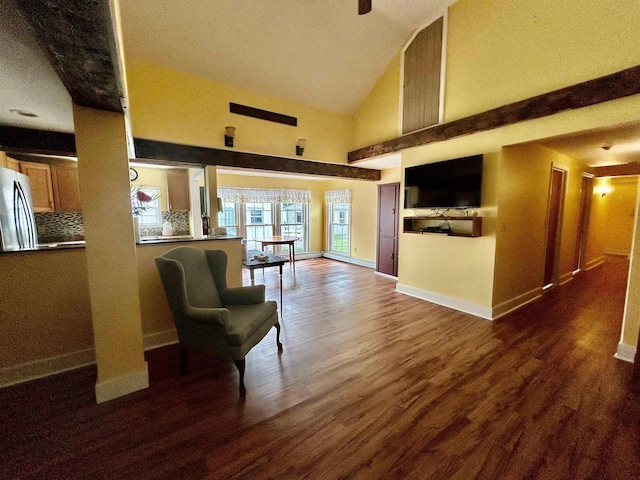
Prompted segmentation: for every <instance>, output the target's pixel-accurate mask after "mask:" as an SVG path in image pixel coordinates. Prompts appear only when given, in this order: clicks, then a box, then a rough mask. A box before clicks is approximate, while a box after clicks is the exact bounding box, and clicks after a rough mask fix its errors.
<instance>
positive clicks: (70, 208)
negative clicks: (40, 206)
mask: <svg viewBox="0 0 640 480" xmlns="http://www.w3.org/2000/svg"><path fill="white" fill-rule="evenodd" d="M51 180H52V182H53V198H54V200H55V208H56V212H80V211H81V210H82V206H81V204H80V185H79V182H78V167H77V165H75V164H72V165H51Z"/></svg>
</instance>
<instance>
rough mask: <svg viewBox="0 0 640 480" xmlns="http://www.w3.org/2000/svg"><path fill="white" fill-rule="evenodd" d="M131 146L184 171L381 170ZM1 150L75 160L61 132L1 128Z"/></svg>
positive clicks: (353, 173) (356, 173) (370, 174)
mask: <svg viewBox="0 0 640 480" xmlns="http://www.w3.org/2000/svg"><path fill="white" fill-rule="evenodd" d="M134 145H135V151H136V157H137V158H136V159H135V160H136V161H139V162H141V163H149V164H165V165H174V166H183V167H188V166H193V165H219V166H225V167H237V168H251V169H255V170H265V171H271V172H281V173H291V174H298V175H319V176H326V177H338V178H350V179H354V180H368V181H379V180H380V170H372V169H368V168H359V167H353V166H350V165H340V164H335V163H324V162H312V161H310V160H299V159H296V158H284V157H272V156H270V155H258V154H253V153H244V152H236V151H232V150H219V149H216V148H205V147H195V146H191V145H179V144H175V143H167V142H158V141H155V140H146V139H142V138H135V139H134ZM0 150H3V151H8V152H18V153H30V154H42V155H56V156H65V157H75V156H76V142H75V135H74V134H72V133H64V132H50V131H44V130H33V129H30V128H20V127H7V126H0Z"/></svg>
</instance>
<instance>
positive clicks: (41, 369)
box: [0, 329, 178, 388]
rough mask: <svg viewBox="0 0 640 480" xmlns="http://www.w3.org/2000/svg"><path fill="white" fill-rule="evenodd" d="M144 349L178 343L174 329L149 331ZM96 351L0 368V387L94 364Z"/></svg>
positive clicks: (79, 352) (145, 337)
mask: <svg viewBox="0 0 640 480" xmlns="http://www.w3.org/2000/svg"><path fill="white" fill-rule="evenodd" d="M142 342H143V347H144V349H145V350H152V349H154V348H160V347H164V346H165V345H172V344H175V343H178V334H177V333H176V331H175V329H173V330H166V331H164V332H158V333H151V334H148V335H145V336H144V337H143V339H142ZM95 363H96V352H95V350H94V349H93V348H88V349H86V350H80V351H78V352H72V353H66V354H63V355H57V356H55V357H48V358H42V359H40V360H35V361H33V362H27V363H22V364H19V365H15V366H11V367H5V368H0V388H4V387H10V386H11V385H17V384H19V383H24V382H30V381H31V380H37V379H38V378H44V377H50V376H51V375H57V374H58V373H63V372H67V371H69V370H76V369H78V368H82V367H87V366H89V365H95Z"/></svg>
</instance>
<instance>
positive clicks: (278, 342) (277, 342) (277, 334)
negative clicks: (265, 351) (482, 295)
mask: <svg viewBox="0 0 640 480" xmlns="http://www.w3.org/2000/svg"><path fill="white" fill-rule="evenodd" d="M276 345H278V351H279V352H281V351H282V343H280V324H279V323H276Z"/></svg>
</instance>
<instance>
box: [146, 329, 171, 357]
mask: <svg viewBox="0 0 640 480" xmlns="http://www.w3.org/2000/svg"><path fill="white" fill-rule="evenodd" d="M175 343H178V333H177V332H176V329H175V328H174V329H172V330H165V331H164V332H157V333H150V334H148V335H144V336H143V337H142V346H143V348H144V349H145V351H146V350H153V349H154V348H160V347H164V346H166V345H173V344H175Z"/></svg>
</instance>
